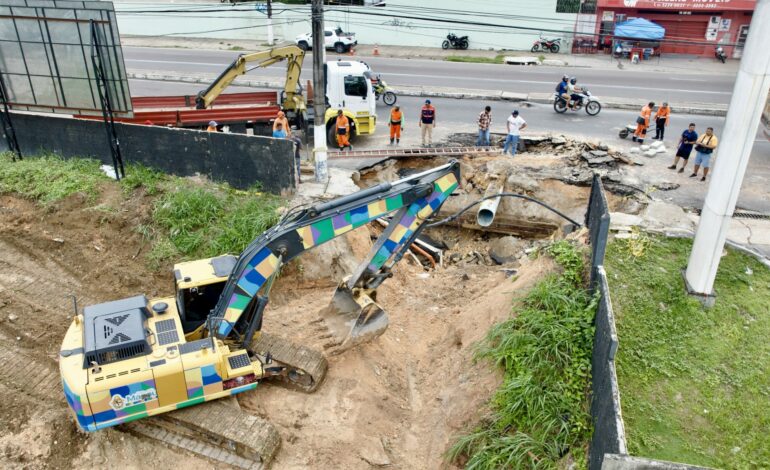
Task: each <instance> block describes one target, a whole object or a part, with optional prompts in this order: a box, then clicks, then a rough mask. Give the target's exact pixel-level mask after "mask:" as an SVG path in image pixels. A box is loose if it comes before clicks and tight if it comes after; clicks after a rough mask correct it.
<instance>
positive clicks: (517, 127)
mask: <svg viewBox="0 0 770 470" xmlns="http://www.w3.org/2000/svg"><path fill="white" fill-rule="evenodd" d="M507 125H508V136H507V137H506V138H505V145H504V146H503V153H504V154H505V153H508V147H509V146H510V147H511V156H512V157H513V156H516V148H517V147H518V146H519V135H520V133H519V131H521V130H523V129H525V128H526V127H527V122H526V121H525V120H524V119H522V118H521V116H519V112H518V111H514V112H512V113H511V116H510V117H509V118H508V124H507Z"/></svg>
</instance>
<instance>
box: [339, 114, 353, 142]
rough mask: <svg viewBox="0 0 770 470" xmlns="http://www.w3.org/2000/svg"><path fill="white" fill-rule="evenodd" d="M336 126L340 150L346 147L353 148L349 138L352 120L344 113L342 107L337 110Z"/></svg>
mask: <svg viewBox="0 0 770 470" xmlns="http://www.w3.org/2000/svg"><path fill="white" fill-rule="evenodd" d="M336 127H337V131H336V133H337V145H339V147H340V150H344V149H345V147H347V148H348V149H349V150H353V146H352V145H350V140H348V137H349V136H350V121H349V120H348V118H347V116H345V115H344V114H343V113H342V110H341V109H340V110H338V111H337V121H336Z"/></svg>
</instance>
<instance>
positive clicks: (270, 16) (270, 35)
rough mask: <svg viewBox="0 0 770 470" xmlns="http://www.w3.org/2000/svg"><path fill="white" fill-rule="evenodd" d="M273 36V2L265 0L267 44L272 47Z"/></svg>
mask: <svg viewBox="0 0 770 470" xmlns="http://www.w3.org/2000/svg"><path fill="white" fill-rule="evenodd" d="M274 43H275V38H274V37H273V2H272V1H271V0H267V45H268V46H270V47H273V44H274Z"/></svg>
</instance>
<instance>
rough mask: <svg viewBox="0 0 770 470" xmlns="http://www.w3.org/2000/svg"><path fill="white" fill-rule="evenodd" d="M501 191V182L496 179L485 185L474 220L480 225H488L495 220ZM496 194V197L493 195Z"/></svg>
mask: <svg viewBox="0 0 770 470" xmlns="http://www.w3.org/2000/svg"><path fill="white" fill-rule="evenodd" d="M502 192H503V184H502V183H501V182H500V181H499V180H498V181H493V182H491V183H489V186H487V190H486V191H484V200H483V202H482V203H481V204H480V205H479V211H478V212H477V213H476V222H477V223H478V224H479V225H480V226H482V227H485V228H486V227H489V226H490V225H492V222H493V221H494V220H495V214H496V213H497V206H499V205H500V196H499V194H502ZM495 195H498V197H494V196H495Z"/></svg>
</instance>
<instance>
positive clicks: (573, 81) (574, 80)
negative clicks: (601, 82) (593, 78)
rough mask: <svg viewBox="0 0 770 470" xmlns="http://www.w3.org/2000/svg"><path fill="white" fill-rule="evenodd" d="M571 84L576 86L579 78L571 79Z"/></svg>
mask: <svg viewBox="0 0 770 470" xmlns="http://www.w3.org/2000/svg"><path fill="white" fill-rule="evenodd" d="M569 82H570V83H571V84H573V85H574V84H575V83H577V78H575V77H572V78H570V79H569Z"/></svg>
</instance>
